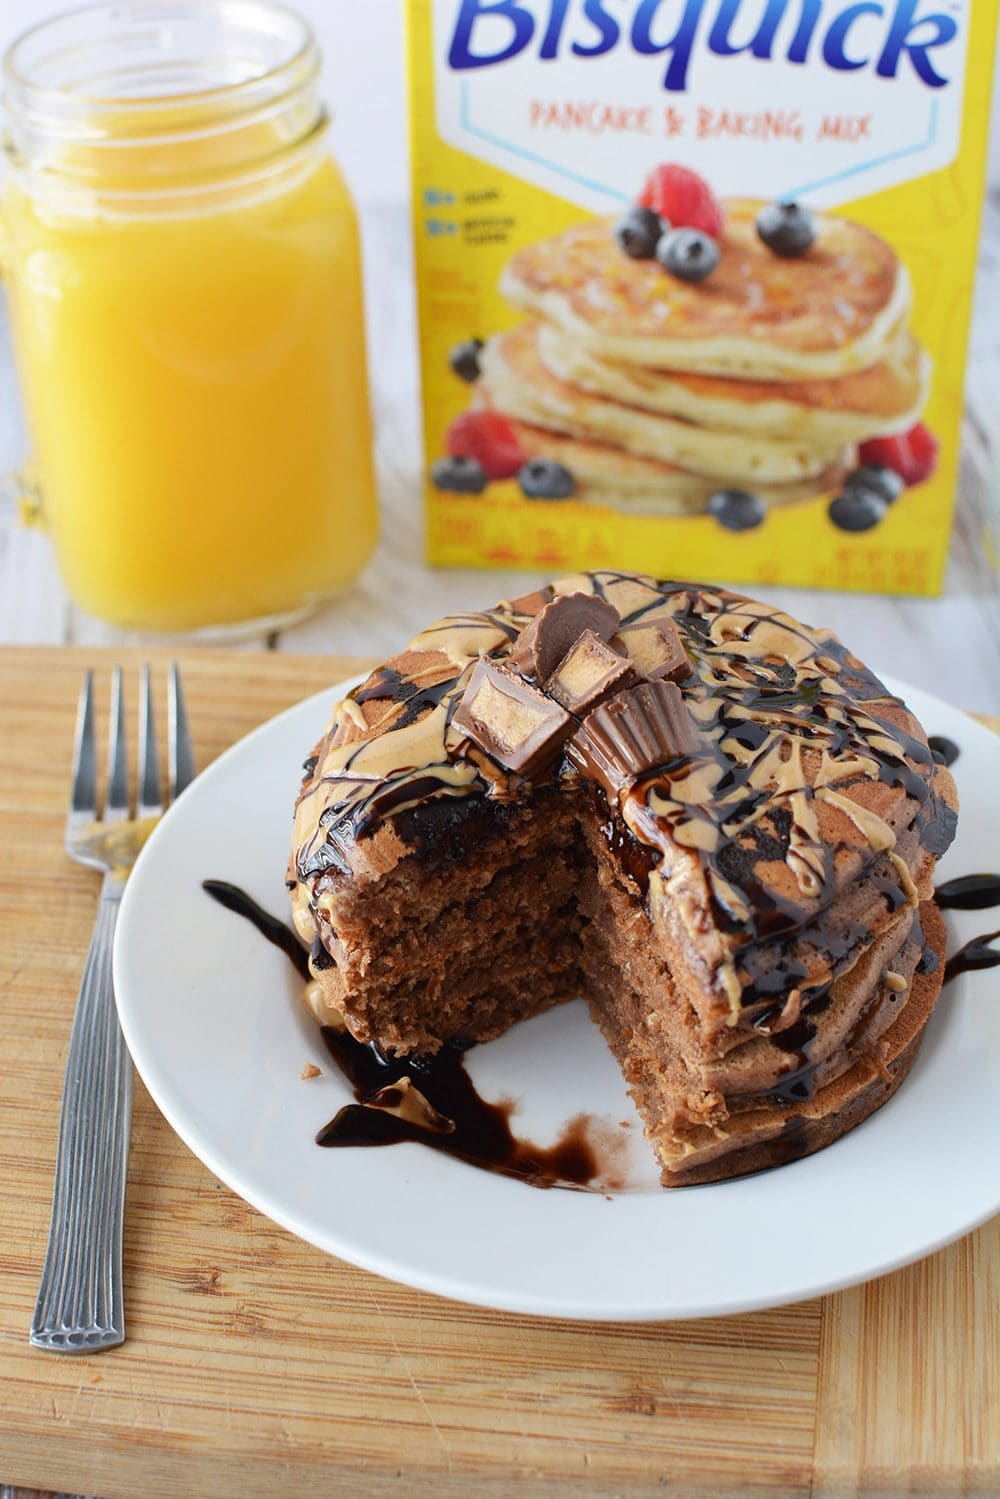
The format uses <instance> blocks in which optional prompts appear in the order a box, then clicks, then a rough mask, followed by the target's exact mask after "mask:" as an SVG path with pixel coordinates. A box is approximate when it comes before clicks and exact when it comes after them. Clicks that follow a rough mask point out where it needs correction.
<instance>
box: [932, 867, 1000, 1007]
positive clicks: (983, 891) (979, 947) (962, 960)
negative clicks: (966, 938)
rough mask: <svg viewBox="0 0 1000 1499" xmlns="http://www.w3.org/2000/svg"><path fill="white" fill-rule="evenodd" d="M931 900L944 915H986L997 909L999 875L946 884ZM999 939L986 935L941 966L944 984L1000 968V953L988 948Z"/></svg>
mask: <svg viewBox="0 0 1000 1499" xmlns="http://www.w3.org/2000/svg"><path fill="white" fill-rule="evenodd" d="M934 897H935V899H936V900H937V903H938V905H939V906H940V907H941V909H942V910H943V911H985V910H987V909H988V908H989V907H991V906H1000V874H966V875H962V876H960V877H959V878H958V879H957V880H946V881H945V882H944V884H943V885H939V886H938V887H937V889H936V890H935V892H934ZM998 937H1000V931H998V932H985V933H984V934H983V935H982V936H981V937H973V938H972V940H971V942H967V943H966V944H965V946H964V947H960V948H959V950H958V952H957V953H954V954H953V955H952V956H951V957H950V958H949V959H948V961H947V963H946V964H945V965H944V982H945V983H946V984H947V983H948V981H949V980H950V979H953V978H957V977H958V975H959V974H960V973H972V972H973V971H974V970H976V969H978V968H996V967H997V966H1000V952H997V951H996V950H995V949H993V948H992V947H991V946H990V944H991V943H993V942H995V941H996V940H997V938H998Z"/></svg>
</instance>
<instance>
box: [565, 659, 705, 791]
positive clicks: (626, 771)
mask: <svg viewBox="0 0 1000 1499" xmlns="http://www.w3.org/2000/svg"><path fill="white" fill-rule="evenodd" d="M699 748H700V741H699V737H698V732H697V729H696V728H695V724H694V721H693V719H692V718H691V715H690V713H689V712H688V710H687V704H686V703H685V702H684V698H683V696H682V694H681V690H680V688H679V687H677V686H676V685H675V684H674V683H673V682H667V681H664V680H663V679H660V680H659V681H656V682H640V683H639V685H638V687H630V688H628V689H627V691H625V692H619V693H618V695H617V697H613V698H612V699H611V700H610V702H607V703H603V704H602V705H601V706H600V707H599V708H595V709H594V711H593V713H591V714H590V716H589V717H588V718H586V719H585V720H584V722H583V723H582V724H581V726H580V728H579V729H578V730H577V731H576V733H575V734H574V735H573V737H572V739H571V740H570V742H569V744H568V745H567V748H566V753H567V755H568V756H569V758H570V760H571V761H572V762H573V764H574V765H575V766H576V767H577V769H578V770H579V771H581V772H582V774H583V775H585V776H586V777H587V778H588V780H592V781H596V782H597V783H598V785H599V786H602V787H603V788H604V790H605V792H606V793H607V795H608V797H609V798H611V799H612V800H613V799H615V798H616V797H617V796H618V795H619V793H620V792H622V791H623V790H624V789H625V788H626V787H627V786H629V785H631V783H632V782H633V781H635V780H637V779H638V778H639V776H641V775H643V774H644V773H645V772H646V771H647V770H653V769H654V768H655V767H656V766H659V765H667V764H669V763H670V761H671V760H677V759H680V758H682V757H685V756H690V755H695V754H697V753H698V750H699Z"/></svg>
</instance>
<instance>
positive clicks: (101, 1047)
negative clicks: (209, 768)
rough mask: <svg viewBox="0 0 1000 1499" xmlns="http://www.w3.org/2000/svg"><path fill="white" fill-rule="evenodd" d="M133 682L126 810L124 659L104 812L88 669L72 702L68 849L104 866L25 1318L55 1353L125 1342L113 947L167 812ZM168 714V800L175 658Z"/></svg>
mask: <svg viewBox="0 0 1000 1499" xmlns="http://www.w3.org/2000/svg"><path fill="white" fill-rule="evenodd" d="M139 686H140V694H139V785H138V795H137V799H136V814H135V816H134V817H133V816H132V815H131V813H130V805H129V787H128V757H127V751H126V744H125V704H124V699H123V695H122V673H121V668H120V667H118V668H116V670H115V673H114V677H113V680H112V689H111V724H110V732H109V738H108V783H107V790H106V792H105V796H104V813H103V817H102V816H100V815H99V811H98V804H97V753H96V745H95V734H94V707H93V672H90V671H88V672H87V675H86V677H85V678H84V683H83V689H82V691H81V693H80V704H79V708H78V711H77V721H76V750H75V754H74V758H73V788H72V792H71V794H70V804H69V813H68V816H67V819H66V852H67V853H68V854H69V856H70V858H71V859H76V860H77V862H78V863H80V864H86V865H89V866H90V867H91V868H92V869H100V870H103V871H104V883H103V885H102V887H101V900H100V905H99V906H98V910H97V919H96V921H95V923H94V934H93V937H92V938H91V942H90V951H89V952H88V953H87V961H86V964H85V966H84V970H83V980H82V982H81V984H80V993H79V996H78V998H77V1002H76V1014H75V1016H74V1019H73V1031H72V1034H71V1036H70V1041H69V1055H68V1057H67V1059H66V1081H65V1084H64V1086H63V1098H62V1112H61V1114H60V1118H59V1144H58V1148H57V1153H56V1174H55V1186H54V1189H53V1194H52V1220H51V1223H50V1225H49V1243H48V1249H47V1250H46V1254H45V1266H44V1268H43V1270H42V1278H41V1283H40V1285H39V1288H38V1301H37V1303H36V1305H35V1315H34V1318H33V1320H32V1323H31V1341H32V1343H33V1344H34V1346H35V1347H36V1348H47V1349H49V1350H50V1351H51V1352H54V1353H98V1352H100V1351H101V1349H103V1348H114V1347H115V1346H116V1345H117V1344H118V1343H122V1342H124V1341H125V1315H124V1308H123V1297H122V1224H123V1219H124V1210H125V1173H126V1167H127V1164H128V1147H129V1128H130V1125H131V1120H132V1062H131V1058H130V1057H129V1054H128V1050H127V1048H126V1046H125V1041H124V1038H123V1036H122V1033H121V1029H120V1027H119V1024H118V1014H117V1011H116V1009H115V999H114V990H113V986H112V978H111V950H112V944H113V941H114V935H115V925H116V922H117V920H118V906H119V903H120V901H121V898H122V892H123V890H124V889H125V881H126V880H127V879H128V876H129V874H130V873H131V870H132V865H133V864H134V862H135V860H136V857H137V855H138V853H139V850H140V849H141V848H142V845H143V844H144V843H145V841H146V839H147V837H148V836H149V834H150V832H151V831H152V829H153V827H154V826H155V824H156V822H157V820H158V819H159V817H160V816H161V815H162V813H163V796H162V790H161V784H160V765H159V758H158V756H157V752H156V731H155V725H154V722H153V701H152V694H151V690H150V681H149V667H148V666H144V667H143V668H142V671H141V677H140V684H139ZM168 712H169V731H168V750H169V762H170V763H169V777H168V779H169V796H168V801H173V800H175V798H176V797H177V796H179V795H180V793H181V792H182V791H183V790H184V788H185V786H187V784H188V782H189V781H190V780H191V779H192V778H193V776H194V757H193V754H192V750H191V738H190V734H189V732H188V724H187V713H186V711H185V707H184V697H183V694H182V692H181V683H180V675H179V673H178V670H177V667H176V666H171V668H170V676H169V681H168Z"/></svg>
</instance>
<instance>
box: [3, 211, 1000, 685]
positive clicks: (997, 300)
mask: <svg viewBox="0 0 1000 1499" xmlns="http://www.w3.org/2000/svg"><path fill="white" fill-rule="evenodd" d="M362 223H363V232H364V240H365V260H366V291H367V302H368V329H369V359H370V370H371V384H372V400H373V405H374V411H375V418H376V431H377V439H376V444H377V459H378V472H379V483H380V493H381V504H382V541H381V544H380V546H379V548H378V551H377V554H376V556H375V558H374V561H373V562H372V563H371V565H370V566H369V568H368V570H367V572H366V573H365V574H364V576H363V577H362V578H361V580H360V581H359V583H358V585H357V586H356V587H355V588H353V589H352V590H350V591H349V592H348V593H346V594H344V595H343V596H341V597H340V598H339V599H338V600H337V601H336V602H335V603H333V604H332V605H331V606H330V607H329V608H327V609H326V610H325V611H324V612H323V613H322V614H320V615H319V616H317V617H315V618H313V619H312V620H310V621H308V622H307V623H305V624H302V625H299V626H297V627H296V628H294V629H290V630H287V631H285V632H284V633H283V634H281V635H280V637H277V638H274V637H272V638H271V639H269V640H267V641H259V642H255V643H250V644H246V645H244V646H242V647H241V648H242V649H245V650H261V649H267V648H271V649H280V650H297V651H340V652H349V653H357V654H358V655H366V656H378V655H383V654H388V653H389V652H390V651H392V650H393V649H396V648H398V647H399V646H400V645H401V644H402V643H403V642H404V641H405V640H406V639H408V638H409V636H410V635H412V634H414V633H416V631H417V630H418V629H419V628H420V627H421V626H422V624H423V623H425V622H426V621H427V620H428V619H430V618H434V617H436V616H437V615H439V614H442V613H446V612H448V611H449V610H451V609H458V608H467V607H470V606H475V605H476V604H483V605H486V604H488V603H491V602H493V600H494V599H495V598H497V597H499V596H502V595H503V594H505V593H506V594H511V593H516V592H521V591H524V590H525V589H526V588H528V587H529V586H530V585H531V584H532V583H533V582H535V581H536V580H537V579H538V578H539V576H540V575H539V574H535V573H510V572H506V573H489V572H484V571H478V570H476V571H473V570H465V569H431V568H429V567H428V566H427V565H426V563H425V562H424V561H423V555H422V553H423V543H422V536H421V516H420V500H419V472H420V457H419V452H418V434H419V427H418V387H417V369H416V352H415V347H416V346H415V314H414V304H413V286H412V275H411V266H410V250H409V227H408V220H407V211H406V209H405V207H404V206H403V204H402V203H400V202H396V203H388V204H386V203H381V204H379V203H375V204H372V205H370V206H368V207H367V208H363V210H362ZM998 306H1000V190H994V192H993V194H992V195H991V198H990V199H989V201H988V203H987V214H986V220H985V224H984V233H983V251H982V256H981V264H980V274H979V281H978V287H977V298H976V314H975V321H974V325H973V344H972V355H971V359H970V366H969V379H968V391H967V394H968V408H967V413H966V421H965V434H966V439H965V456H964V461H963V470H962V482H961V493H960V504H959V514H958V522H957V524H956V528H955V534H954V542H953V546H952V555H951V563H950V567H949V572H948V579H947V586H946V590H945V593H944V594H943V596H942V597H941V598H939V599H933V600H923V599H891V598H884V597H877V596H872V595H857V594H854V595H847V594H833V593H825V592H822V593H821V592H814V591H810V590H804V589H802V590H800V589H795V590H793V589H767V590H765V589H758V590H757V592H758V593H761V594H763V595H765V596H766V597H768V598H771V599H774V600H775V601H778V602H780V603H781V604H783V605H784V606H785V607H787V608H788V609H789V610H791V612H792V613H797V614H800V615H801V617H803V618H804V619H806V620H808V621H809V622H811V623H815V624H827V625H829V626H831V627H832V628H833V629H834V630H836V631H837V633H838V634H839V635H841V636H842V637H843V638H844V639H845V640H846V641H848V642H850V643H851V644H852V645H853V646H855V647H856V648H857V649H858V650H859V651H860V652H861V653H862V654H863V655H864V656H865V657H866V658H867V659H868V660H869V661H870V662H871V664H872V665H874V666H876V667H882V668H883V669H884V670H886V671H889V672H892V673H894V674H895V675H896V676H899V677H902V678H903V679H904V680H909V681H911V682H914V683H916V684H918V685H919V686H922V687H926V688H928V689H930V690H931V691H937V692H939V693H941V694H942V695H943V696H945V697H948V698H950V699H951V700H952V701H953V702H955V703H957V704H958V705H959V706H960V707H963V708H967V709H978V710H979V711H981V712H994V713H997V712H1000V602H998V591H997V585H998V580H997V573H996V571H995V570H994V569H995V567H996V565H997V552H998V549H1000V545H998V544H1000V524H998V517H997V506H998V505H1000V472H998V470H997V468H996V454H997V452H998V448H1000V445H996V444H995V440H994V434H995V432H996V430H997V428H998V426H1000V318H998V314H997V308H998ZM25 443H26V440H25V436H24V432H23V426H22V422H21V416H20V407H19V402H18V399H17V387H16V379H15V375H14V370H13V364H12V361H11V352H10V343H9V335H8V331H7V328H6V323H5V321H4V322H3V324H2V326H0V473H2V472H3V471H4V470H5V469H7V468H10V467H13V466H15V465H16V463H17V462H18V461H19V459H20V458H21V457H22V456H23V454H24V451H25ZM991 449H992V454H993V456H992V462H993V484H992V502H991V501H990V493H991V490H990V482H989V474H990V467H991ZM991 504H992V508H991ZM990 555H992V558H993V566H991V564H990V562H989V561H988V560H987V559H988V557H989V556H990ZM128 638H129V637H127V636H125V635H123V634H122V633H121V632H118V631H115V630H112V629H110V628H109V627H107V626H105V625H102V624H100V623H98V622H96V621H94V620H90V619H87V618H85V617H83V616H81V615H80V614H79V613H78V612H77V611H76V610H75V609H74V608H73V606H72V605H71V604H70V602H69V600H68V598H67V596H66V593H65V590H64V589H63V587H62V584H61V582H60V580H59V577H58V574H57V572H56V569H55V565H54V563H53V560H52V557H51V555H50V553H49V550H48V545H47V543H46V542H45V540H44V538H43V537H42V536H39V535H36V534H33V533H30V532H27V531H24V530H17V529H14V530H10V529H8V530H5V531H0V643H10V644H13V643H23V644H48V645H53V644H64V643H65V644H71V643H74V642H75V643H85V644H95V643H102V644H103V643H115V642H118V641H122V640H125V639H128Z"/></svg>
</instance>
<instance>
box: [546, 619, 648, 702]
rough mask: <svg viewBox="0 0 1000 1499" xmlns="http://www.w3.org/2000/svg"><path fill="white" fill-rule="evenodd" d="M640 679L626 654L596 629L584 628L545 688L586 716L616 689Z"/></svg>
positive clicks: (632, 685)
mask: <svg viewBox="0 0 1000 1499" xmlns="http://www.w3.org/2000/svg"><path fill="white" fill-rule="evenodd" d="M638 680H639V673H638V672H637V671H636V669H635V667H634V666H633V665H632V663H631V661H630V660H629V659H628V657H627V656H620V655H619V654H618V652H617V651H613V650H612V649H611V647H610V645H607V644H605V642H604V641H603V640H602V639H601V638H600V636H599V635H595V634H594V632H593V630H584V632H583V634H582V635H581V636H580V638H579V640H578V641H577V642H576V644H575V645H571V646H570V648H569V650H568V651H567V652H566V654H565V656H564V657H563V658H562V660H561V661H560V663H559V665H558V666H557V667H556V669H555V671H554V672H553V673H552V675H551V676H550V677H549V679H548V681H547V682H546V684H545V690H546V692H547V693H548V694H549V695H550V696H551V697H554V698H555V700H556V702H557V703H561V704H562V706H563V707H564V708H565V709H566V711H567V713H572V714H573V715H574V716H575V717H576V718H584V717H586V715H587V714H588V713H589V712H590V711H591V709H593V708H596V707H597V705H598V704H599V703H603V702H604V701H605V699H606V698H609V697H611V695H612V694H613V693H615V692H622V691H623V690H624V689H625V688H626V687H634V686H635V684H636V683H637V682H638Z"/></svg>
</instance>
